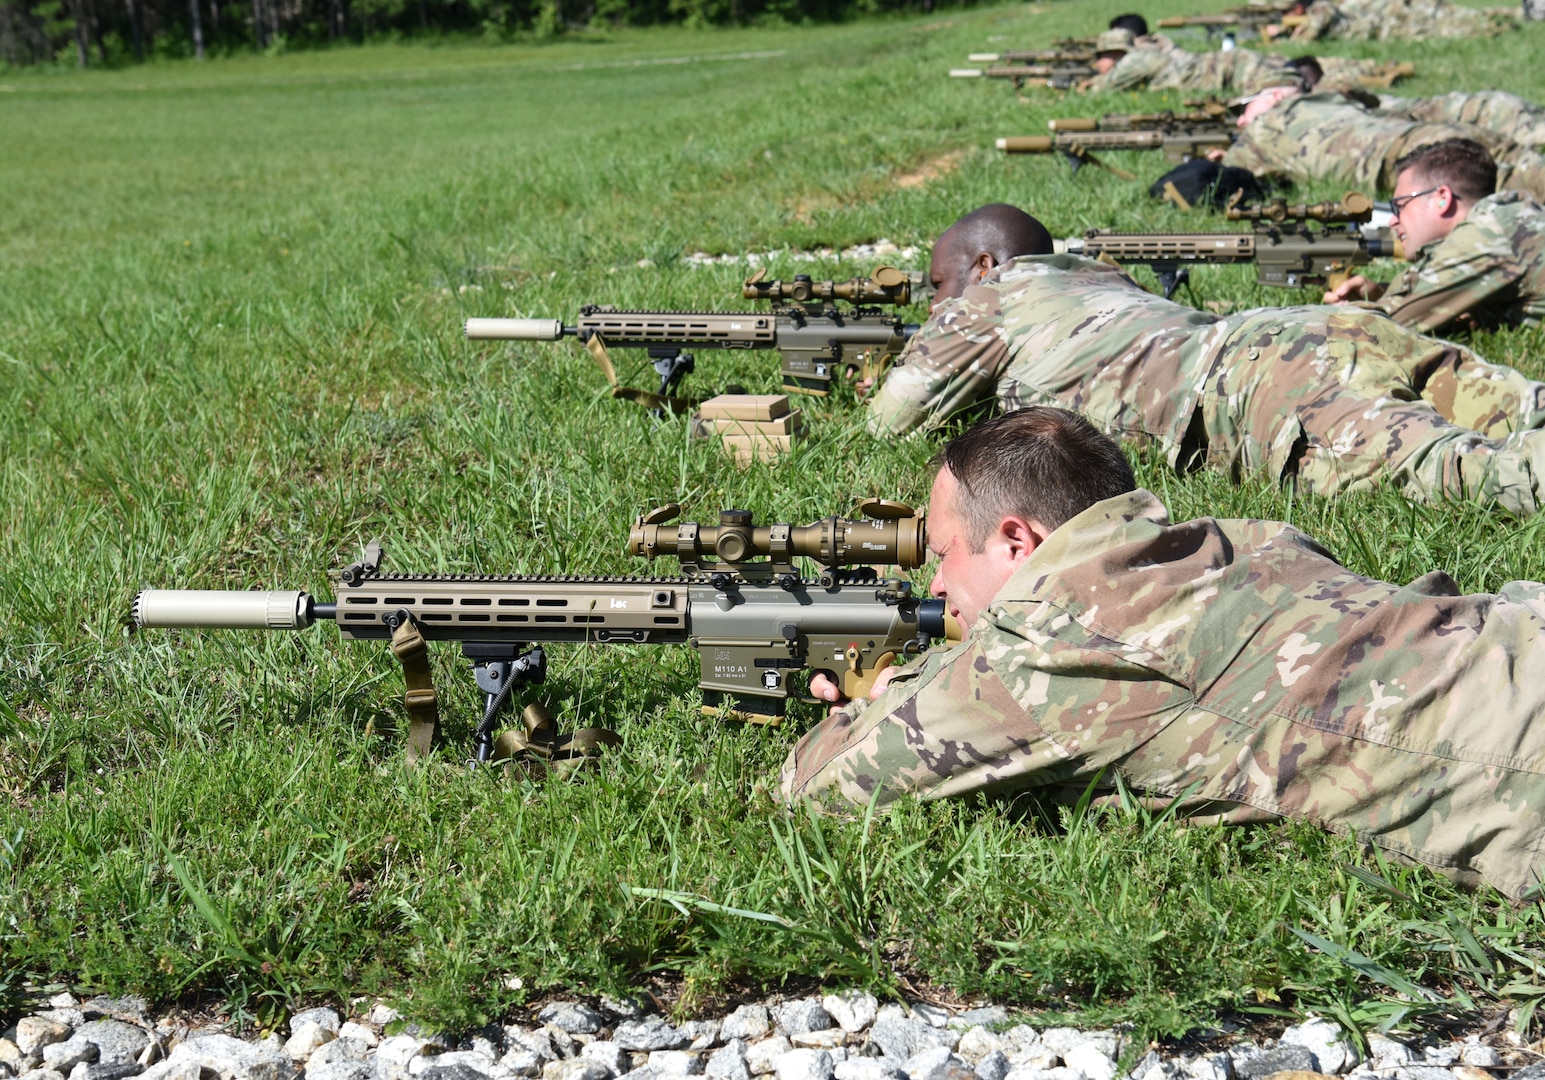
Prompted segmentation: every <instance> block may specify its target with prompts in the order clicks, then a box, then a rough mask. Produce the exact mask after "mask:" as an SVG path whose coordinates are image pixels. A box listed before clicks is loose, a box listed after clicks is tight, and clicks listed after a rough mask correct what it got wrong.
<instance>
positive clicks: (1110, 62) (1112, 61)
mask: <svg viewBox="0 0 1545 1080" xmlns="http://www.w3.org/2000/svg"><path fill="white" fill-rule="evenodd" d="M1125 55H1126V53H1119V52H1102V53H1098V54H1096V55H1095V58H1094V70H1096V71H1098V72H1099V73H1100V74H1101V75H1104V74H1105V73H1106V72H1108V71H1109V70H1110V69H1111V68H1113V67H1115V66H1116V65H1117V64H1119V63H1121V58H1122V57H1123V56H1125Z"/></svg>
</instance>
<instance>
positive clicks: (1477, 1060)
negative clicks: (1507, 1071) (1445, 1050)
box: [1459, 1044, 1502, 1069]
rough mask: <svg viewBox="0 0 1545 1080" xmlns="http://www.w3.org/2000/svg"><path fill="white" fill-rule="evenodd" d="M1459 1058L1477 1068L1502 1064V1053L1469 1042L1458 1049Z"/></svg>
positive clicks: (1489, 1067)
mask: <svg viewBox="0 0 1545 1080" xmlns="http://www.w3.org/2000/svg"><path fill="white" fill-rule="evenodd" d="M1459 1060H1460V1061H1463V1062H1464V1063H1465V1064H1466V1065H1474V1066H1475V1067H1476V1068H1477V1069H1491V1068H1495V1067H1496V1066H1498V1065H1501V1064H1502V1055H1501V1054H1499V1053H1497V1052H1496V1051H1495V1050H1493V1049H1492V1048H1491V1047H1489V1046H1479V1045H1475V1044H1471V1045H1469V1046H1466V1047H1465V1048H1464V1049H1463V1050H1462V1051H1460V1053H1459Z"/></svg>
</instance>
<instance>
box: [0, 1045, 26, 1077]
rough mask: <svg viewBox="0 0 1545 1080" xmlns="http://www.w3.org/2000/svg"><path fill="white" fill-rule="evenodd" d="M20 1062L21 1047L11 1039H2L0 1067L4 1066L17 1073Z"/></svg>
mask: <svg viewBox="0 0 1545 1080" xmlns="http://www.w3.org/2000/svg"><path fill="white" fill-rule="evenodd" d="M20 1061H21V1047H19V1046H17V1045H16V1043H15V1042H14V1041H13V1040H11V1039H7V1038H4V1037H0V1065H4V1066H6V1067H7V1068H8V1069H10V1070H11V1071H12V1072H15V1071H16V1066H17V1064H18V1063H20Z"/></svg>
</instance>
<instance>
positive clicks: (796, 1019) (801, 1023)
mask: <svg viewBox="0 0 1545 1080" xmlns="http://www.w3.org/2000/svg"><path fill="white" fill-rule="evenodd" d="M777 1016H778V1026H779V1027H781V1028H782V1029H783V1031H784V1033H785V1034H788V1035H803V1034H804V1033H805V1032H807V1031H824V1030H826V1029H827V1028H829V1027H831V1026H832V1018H831V1015H830V1014H829V1013H827V1011H826V1010H825V1009H823V1008H821V1003H820V1001H818V1000H817V999H815V998H800V999H799V1000H798V1001H787V1002H784V1003H783V1004H782V1005H779V1006H778V1008H777Z"/></svg>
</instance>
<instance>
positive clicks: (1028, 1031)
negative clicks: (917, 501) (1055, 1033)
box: [998, 1024, 1041, 1057]
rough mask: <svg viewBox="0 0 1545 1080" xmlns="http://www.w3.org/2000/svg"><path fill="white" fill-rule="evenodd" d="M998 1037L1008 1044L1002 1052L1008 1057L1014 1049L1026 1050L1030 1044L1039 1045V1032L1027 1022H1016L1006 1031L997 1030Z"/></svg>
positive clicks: (1012, 1053)
mask: <svg viewBox="0 0 1545 1080" xmlns="http://www.w3.org/2000/svg"><path fill="white" fill-rule="evenodd" d="M998 1038H1000V1039H1002V1040H1003V1041H1004V1042H1006V1043H1008V1044H1009V1045H1008V1048H1007V1049H1005V1050H1004V1053H1006V1054H1008V1055H1009V1056H1010V1057H1012V1056H1013V1055H1014V1053H1015V1052H1016V1051H1019V1050H1028V1049H1030V1047H1032V1046H1037V1047H1038V1046H1040V1045H1041V1033H1040V1032H1039V1031H1037V1030H1035V1028H1033V1027H1031V1026H1030V1025H1029V1024H1016V1025H1015V1026H1013V1027H1011V1028H1009V1029H1008V1030H1007V1031H1003V1032H999V1033H998Z"/></svg>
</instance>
